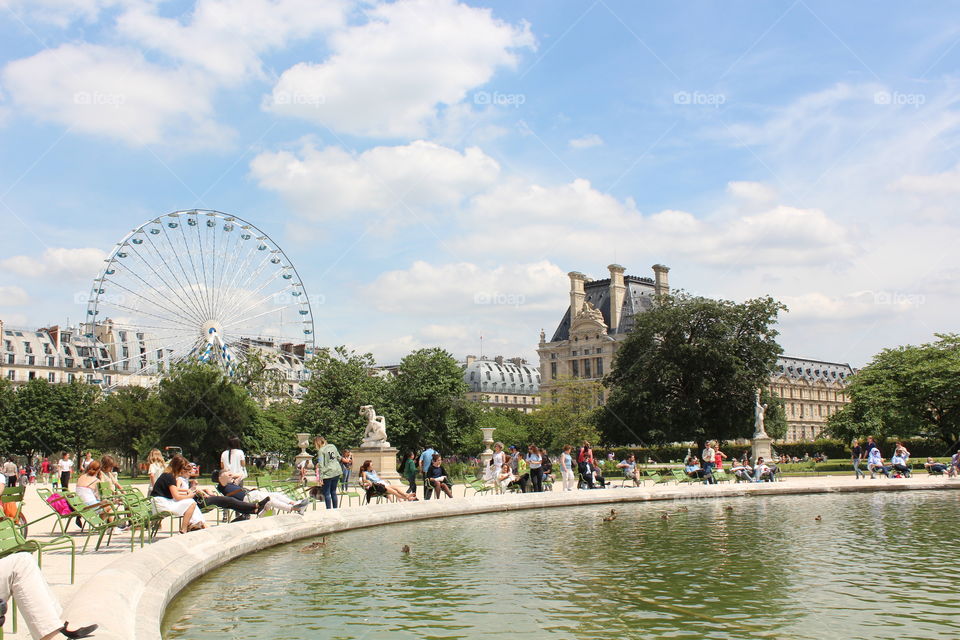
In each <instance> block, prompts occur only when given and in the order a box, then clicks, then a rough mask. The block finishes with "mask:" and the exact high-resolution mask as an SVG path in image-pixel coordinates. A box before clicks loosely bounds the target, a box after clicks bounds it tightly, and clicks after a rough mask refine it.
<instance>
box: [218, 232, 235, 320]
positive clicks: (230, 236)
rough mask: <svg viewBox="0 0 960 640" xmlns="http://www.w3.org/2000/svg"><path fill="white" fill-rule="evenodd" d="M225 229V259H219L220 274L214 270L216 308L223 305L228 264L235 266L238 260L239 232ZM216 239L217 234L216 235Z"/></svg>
mask: <svg viewBox="0 0 960 640" xmlns="http://www.w3.org/2000/svg"><path fill="white" fill-rule="evenodd" d="M225 224H226V223H225ZM223 230H224V233H227V236H226V237H225V238H224V240H223V259H222V260H220V261H219V262H220V274H219V276H218V275H217V273H216V271H214V276H213V277H214V280H215V286H214V289H213V293H214V298H213V304H214V308H215V309H220V308H222V306H223V280H224V275H225V274H226V273H227V266H228V265H230V266H231V267H233V265H235V263H236V260H235V258H236V255H237V254H236V248H237V247H236V244H237V238H238V237H239V236H238V235H237V234H234V233H233V232H232V231H230V232H227V230H226V226H224V227H223ZM214 240H216V236H214ZM231 240H233V248H232V249H230V241H231ZM231 258H234V259H233V260H231Z"/></svg>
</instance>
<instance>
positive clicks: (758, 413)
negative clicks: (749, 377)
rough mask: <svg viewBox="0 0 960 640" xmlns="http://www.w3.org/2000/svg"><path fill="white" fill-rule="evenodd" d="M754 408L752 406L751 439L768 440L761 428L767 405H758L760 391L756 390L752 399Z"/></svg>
mask: <svg viewBox="0 0 960 640" xmlns="http://www.w3.org/2000/svg"><path fill="white" fill-rule="evenodd" d="M753 402H754V406H753V437H754V439H756V438H769V437H770V436H768V435H767V432H766V430H765V429H764V428H763V418H764V416H765V415H766V413H767V405H765V404H760V389H757V393H756V395H755V397H754V401H753Z"/></svg>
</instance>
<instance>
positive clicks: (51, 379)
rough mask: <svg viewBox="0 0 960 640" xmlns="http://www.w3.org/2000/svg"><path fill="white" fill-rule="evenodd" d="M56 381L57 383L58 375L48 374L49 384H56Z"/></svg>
mask: <svg viewBox="0 0 960 640" xmlns="http://www.w3.org/2000/svg"><path fill="white" fill-rule="evenodd" d="M56 381H57V374H55V373H54V372H53V371H51V372H50V373H48V374H47V382H56Z"/></svg>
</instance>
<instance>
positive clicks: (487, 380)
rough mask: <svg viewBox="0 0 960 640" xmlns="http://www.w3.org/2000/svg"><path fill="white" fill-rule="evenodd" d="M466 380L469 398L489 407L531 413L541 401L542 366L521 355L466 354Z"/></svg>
mask: <svg viewBox="0 0 960 640" xmlns="http://www.w3.org/2000/svg"><path fill="white" fill-rule="evenodd" d="M460 366H461V367H463V381H464V382H465V383H467V386H468V387H469V390H468V391H467V399H468V400H471V401H473V402H480V403H482V404H483V405H484V406H487V407H491V408H493V407H498V408H501V409H516V410H518V411H522V412H524V413H531V412H533V410H534V409H535V408H536V407H538V406H539V405H540V393H539V392H540V370H539V369H538V368H537V367H535V366H533V365H531V364H529V363H527V361H526V360H524V359H522V358H511V359H509V360H504V358H503V356H497V357H496V358H494V359H493V360H488V359H486V358H479V359H478V358H476V357H475V356H467V359H466V361H465V362H462V363H460Z"/></svg>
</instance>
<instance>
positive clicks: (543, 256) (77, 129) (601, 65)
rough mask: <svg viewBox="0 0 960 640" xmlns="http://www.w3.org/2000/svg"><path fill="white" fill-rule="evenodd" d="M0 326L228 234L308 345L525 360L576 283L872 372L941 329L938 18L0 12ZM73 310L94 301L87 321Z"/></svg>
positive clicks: (945, 208)
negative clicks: (162, 237)
mask: <svg viewBox="0 0 960 640" xmlns="http://www.w3.org/2000/svg"><path fill="white" fill-rule="evenodd" d="M0 15H3V16H4V19H3V20H2V21H0V43H2V44H0V136H2V138H0V140H2V144H0V221H2V222H0V229H2V237H3V249H2V250H0V317H2V318H4V319H5V321H6V322H7V323H8V324H14V325H18V326H34V325H37V326H40V325H47V324H54V323H61V324H63V323H64V322H66V320H67V319H68V318H69V319H70V320H71V321H72V322H76V321H77V320H79V319H80V318H81V317H82V315H83V313H84V310H85V304H83V303H82V299H83V298H84V292H85V291H86V290H87V288H88V287H89V285H90V282H91V281H92V279H93V277H94V275H95V274H96V273H97V270H98V269H99V268H101V266H102V264H103V263H102V259H103V257H104V255H106V252H108V251H109V250H110V249H111V247H112V246H113V244H114V243H115V242H116V241H117V240H119V239H120V238H121V237H123V235H124V234H125V233H126V232H128V231H129V230H130V229H131V228H133V227H135V226H137V225H138V224H140V223H141V222H144V221H145V220H147V219H150V218H153V217H155V216H157V215H160V214H163V213H167V212H169V211H174V210H178V209H188V208H194V207H201V208H210V209H217V210H220V211H224V212H228V213H232V214H235V215H238V216H241V217H243V218H245V219H247V220H250V221H251V222H253V223H254V224H256V225H257V226H259V227H260V228H262V229H264V230H265V231H267V232H268V233H269V234H270V236H271V237H272V238H273V239H274V240H275V241H276V242H277V243H278V244H279V245H280V246H282V247H283V248H284V249H285V250H286V252H287V253H288V254H289V255H290V257H291V259H292V260H293V262H294V264H295V265H296V267H297V269H298V270H299V272H300V274H301V276H302V277H303V280H304V283H305V285H306V288H307V290H308V291H309V292H310V293H311V294H312V295H314V296H315V299H316V300H318V301H322V304H318V305H317V306H316V307H315V308H314V315H315V317H316V320H317V341H318V343H319V344H327V345H330V344H339V343H346V344H348V345H351V346H353V347H355V348H359V349H364V350H367V349H369V350H372V351H373V353H374V355H375V356H376V357H377V359H378V360H379V361H381V362H385V363H389V362H396V361H397V360H399V358H400V357H402V356H403V355H404V354H405V353H407V352H409V351H410V350H411V349H414V348H417V347H421V346H433V345H440V346H444V347H446V348H447V349H449V350H450V351H452V352H453V353H454V354H455V355H457V356H463V355H466V354H467V353H476V352H478V350H479V336H480V335H483V336H484V351H485V353H486V354H488V355H497V354H502V355H505V356H513V355H521V356H525V357H527V358H529V359H534V358H535V349H536V342H537V337H538V334H539V330H540V328H541V327H542V328H545V329H546V330H547V332H548V333H550V332H551V331H552V330H553V328H554V327H555V326H556V324H557V322H558V321H559V319H560V317H561V315H562V314H563V312H564V310H565V308H566V303H567V299H568V298H567V290H568V282H567V278H566V275H565V274H566V273H567V272H568V271H573V270H576V271H582V272H584V273H586V274H588V275H590V276H592V277H595V278H602V277H605V276H606V265H608V264H609V263H611V262H614V261H617V262H619V263H621V264H623V265H625V266H626V267H627V272H628V273H630V274H634V275H640V276H649V275H651V272H650V265H652V264H654V263H657V262H660V263H664V264H667V265H669V266H670V267H671V274H670V275H671V284H672V285H673V286H674V287H680V288H684V289H686V290H689V291H693V292H696V293H702V294H706V295H711V296H720V297H725V298H730V299H735V300H742V299H745V298H749V297H752V296H757V295H765V294H769V295H773V296H774V297H776V298H779V299H781V300H783V301H784V302H785V303H786V304H787V305H788V306H789V307H790V312H789V313H788V314H786V315H785V316H784V317H783V319H782V337H781V342H782V344H783V345H784V347H785V348H786V350H787V351H788V353H789V354H791V355H795V356H801V357H812V358H819V359H826V360H838V361H845V362H850V363H851V364H854V365H855V366H857V365H862V364H864V363H865V362H866V361H868V360H869V358H870V356H871V355H872V354H874V353H875V352H877V351H878V350H880V349H881V348H884V347H888V346H894V345H897V344H902V343H907V342H913V343H916V342H922V341H926V340H929V339H931V338H932V336H933V333H934V332H936V331H949V330H952V329H954V328H955V326H956V322H955V319H954V318H955V317H956V315H957V311H958V308H957V302H956V300H957V296H956V281H957V276H958V275H960V260H958V258H957V256H956V252H955V251H954V247H953V245H954V244H955V243H956V240H957V239H958V237H960V234H958V216H957V212H956V202H957V195H958V193H960V166H958V163H960V153H958V150H957V134H958V126H960V108H958V105H957V99H958V82H957V63H958V60H960V46H958V43H960V21H958V20H957V17H956V14H955V12H953V11H951V10H950V7H949V6H947V5H943V6H941V5H936V4H933V5H924V6H923V10H922V11H918V10H917V9H916V6H912V5H909V4H903V3H893V2H888V3H876V2H870V3H834V2H812V1H808V2H803V1H797V2H767V3H756V2H689V3H683V4H682V5H681V4H677V3H638V2H631V1H623V2H615V1H612V0H608V1H606V2H599V1H598V2H589V1H586V2H570V1H561V0H556V1H551V2H543V1H541V2H532V1H516V0H514V1H510V2H484V3H479V2H462V3H457V2H453V0H397V1H396V2H383V3H381V2H351V1H349V0H338V1H324V0H199V1H197V2H150V1H147V0H0ZM78 300H80V302H78Z"/></svg>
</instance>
